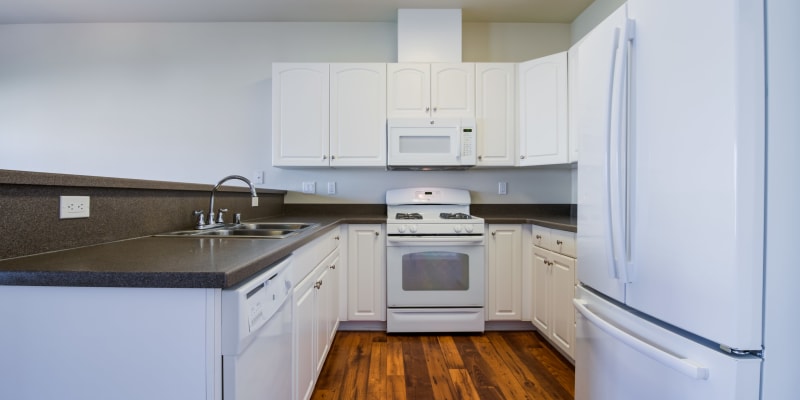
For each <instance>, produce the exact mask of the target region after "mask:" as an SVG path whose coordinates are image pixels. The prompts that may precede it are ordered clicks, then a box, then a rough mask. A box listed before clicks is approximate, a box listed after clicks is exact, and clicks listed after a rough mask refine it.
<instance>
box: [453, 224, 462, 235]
mask: <svg viewBox="0 0 800 400" xmlns="http://www.w3.org/2000/svg"><path fill="white" fill-rule="evenodd" d="M461 228H463V227H462V226H461V225H453V230H454V231H456V233H461Z"/></svg>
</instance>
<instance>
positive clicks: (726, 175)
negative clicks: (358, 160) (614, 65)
mask: <svg viewBox="0 0 800 400" xmlns="http://www.w3.org/2000/svg"><path fill="white" fill-rule="evenodd" d="M763 7H764V4H763V1H761V0H707V1H702V2H697V1H693V0H673V1H652V0H630V1H628V15H629V17H630V18H631V19H633V20H634V21H635V22H636V37H635V39H634V41H633V47H632V52H631V68H632V69H631V71H632V83H631V85H632V86H631V103H630V104H631V115H630V116H631V118H630V121H631V127H632V130H631V132H630V136H629V137H630V142H629V146H628V147H629V148H630V149H631V153H630V154H629V160H631V162H632V165H629V168H628V171H629V172H630V175H629V177H628V179H629V182H628V183H629V186H628V193H629V199H630V203H629V204H628V207H627V213H628V214H629V215H630V216H631V217H630V223H631V231H630V239H631V242H630V248H629V251H630V264H629V271H630V275H629V278H630V283H629V284H628V285H627V287H626V300H625V303H626V304H627V305H628V306H630V307H632V308H635V309H637V310H639V311H642V312H644V313H646V314H648V315H650V316H653V317H654V318H656V319H658V320H661V321H664V322H667V323H669V324H671V325H674V326H677V327H679V328H681V329H684V330H687V331H689V332H692V333H694V334H696V335H699V336H702V337H703V338H706V339H709V340H712V341H714V342H716V343H719V344H723V345H726V346H729V347H731V348H737V349H742V350H760V349H761V346H762V340H761V326H762V324H761V320H762V318H761V313H762V306H761V304H762V287H763V284H762V283H763V243H762V242H763V237H764V235H763V230H764V228H763V226H764V216H763V214H764V141H765V124H764V96H765V94H764V91H765V89H764V45H763V42H764V26H763V20H764V18H763ZM689 10H690V11H691V12H689ZM676 21H679V23H676ZM583 156H584V154H583V152H581V157H583ZM582 161H583V159H581V162H582ZM581 168H583V164H581ZM580 184H581V185H583V184H584V182H583V181H580ZM581 212H583V209H582V208H581ZM579 224H580V221H579ZM581 229H583V226H581ZM583 245H584V243H580V244H579V248H580V246H583ZM578 257H579V259H580V260H581V264H582V266H583V265H585V264H584V263H585V260H586V258H582V256H581V255H580V254H579V256H578Z"/></svg>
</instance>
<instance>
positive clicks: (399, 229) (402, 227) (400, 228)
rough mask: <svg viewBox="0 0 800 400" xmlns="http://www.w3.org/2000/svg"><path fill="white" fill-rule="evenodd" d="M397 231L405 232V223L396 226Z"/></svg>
mask: <svg viewBox="0 0 800 400" xmlns="http://www.w3.org/2000/svg"><path fill="white" fill-rule="evenodd" d="M397 232H400V233H405V232H406V226H405V225H400V226H398V227H397Z"/></svg>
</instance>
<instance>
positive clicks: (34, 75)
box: [0, 23, 572, 203]
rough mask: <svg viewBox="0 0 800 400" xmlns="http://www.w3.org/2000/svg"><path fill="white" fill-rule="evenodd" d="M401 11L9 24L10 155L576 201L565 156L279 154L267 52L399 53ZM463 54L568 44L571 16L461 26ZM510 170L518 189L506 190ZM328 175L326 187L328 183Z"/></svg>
mask: <svg viewBox="0 0 800 400" xmlns="http://www.w3.org/2000/svg"><path fill="white" fill-rule="evenodd" d="M396 29H397V28H396V24H394V23H170V24H139V23H134V24H46V25H39V24H31V25H0V135H2V136H0V140H1V141H2V143H0V169H11V170H24V171H37V172H57V173H66V174H79V175H94V176H111V177H120V178H138V179H153V180H166V181H178V182H197V183H207V184H211V183H215V182H216V181H217V180H219V179H220V178H222V177H223V176H226V175H228V174H232V173H236V174H241V175H245V176H252V173H253V171H256V170H263V171H265V172H266V173H265V175H266V177H267V179H266V184H265V185H263V186H264V187H268V188H275V189H286V190H290V191H294V190H299V189H300V187H301V186H300V185H301V182H302V181H317V182H328V181H335V182H337V183H338V185H339V194H337V195H336V196H304V195H295V194H290V195H289V196H287V202H363V203H373V202H382V200H381V199H380V196H378V193H383V192H384V191H385V190H386V189H387V188H392V187H400V186H408V185H418V184H421V183H423V182H424V183H425V184H431V185H443V186H458V187H465V188H468V189H471V190H474V191H478V192H479V193H476V198H478V199H482V200H484V201H482V202H495V201H507V202H518V203H529V202H534V203H545V202H551V203H568V202H570V201H571V198H572V197H571V195H572V193H571V177H570V173H569V169H565V168H544V169H520V170H511V169H506V170H502V171H492V172H480V171H469V172H466V173H465V172H448V173H444V172H441V173H425V172H414V173H412V172H403V173H401V172H388V171H382V170H329V169H315V170H303V171H299V170H294V171H292V170H282V169H275V168H272V167H271V160H270V146H271V144H270V131H271V116H270V110H271V86H272V85H271V64H272V63H273V62H277V61H296V62H312V61H315V62H358V61H373V62H394V61H395V60H396V57H397V56H396V54H397V44H396V43H397V33H396ZM464 38H465V39H464V51H463V54H464V59H465V61H508V62H514V61H523V60H527V59H531V58H536V57H540V56H543V55H547V54H551V53H554V52H557V51H562V50H565V49H566V48H567V47H568V46H569V43H570V31H569V25H568V24H485V23H469V24H465V27H464ZM500 180H502V181H507V182H509V195H508V196H504V197H502V198H498V197H497V196H493V195H492V194H491V193H496V186H497V181H500ZM320 186H322V185H321V184H319V185H318V189H322V188H321V187H320Z"/></svg>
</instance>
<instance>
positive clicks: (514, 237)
mask: <svg viewBox="0 0 800 400" xmlns="http://www.w3.org/2000/svg"><path fill="white" fill-rule="evenodd" d="M489 233H490V235H489V251H488V254H489V279H488V282H489V283H488V284H489V290H488V295H489V301H488V312H487V319H489V320H517V321H521V320H522V226H520V225H489Z"/></svg>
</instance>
